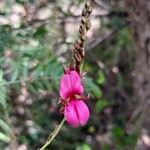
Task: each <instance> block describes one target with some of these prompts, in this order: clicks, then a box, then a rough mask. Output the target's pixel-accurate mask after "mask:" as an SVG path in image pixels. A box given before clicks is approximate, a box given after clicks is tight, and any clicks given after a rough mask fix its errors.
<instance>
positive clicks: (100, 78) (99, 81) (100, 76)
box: [97, 71, 106, 84]
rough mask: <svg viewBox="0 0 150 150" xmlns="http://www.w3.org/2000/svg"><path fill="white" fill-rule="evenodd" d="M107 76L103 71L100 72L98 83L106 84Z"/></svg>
mask: <svg viewBox="0 0 150 150" xmlns="http://www.w3.org/2000/svg"><path fill="white" fill-rule="evenodd" d="M105 80H106V79H105V75H104V73H103V72H102V71H99V72H98V77H97V83H98V84H104V83H105Z"/></svg>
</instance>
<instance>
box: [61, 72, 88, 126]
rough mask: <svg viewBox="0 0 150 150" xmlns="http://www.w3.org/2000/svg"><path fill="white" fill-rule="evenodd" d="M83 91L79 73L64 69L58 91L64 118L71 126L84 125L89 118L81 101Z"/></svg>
mask: <svg viewBox="0 0 150 150" xmlns="http://www.w3.org/2000/svg"><path fill="white" fill-rule="evenodd" d="M83 92H84V89H83V86H82V83H81V79H80V76H79V74H78V73H77V72H76V71H75V70H68V71H66V70H65V74H64V75H63V76H62V77H61V79H60V91H59V93H60V96H61V99H62V100H61V103H62V105H63V107H64V112H63V113H64V116H65V119H66V121H67V122H68V123H69V124H70V125H71V126H73V127H79V126H80V125H81V126H84V125H85V124H86V122H87V121H88V119H89V109H88V107H87V105H86V104H85V102H84V101H83V99H85V97H84V98H83ZM82 98H83V99H82Z"/></svg>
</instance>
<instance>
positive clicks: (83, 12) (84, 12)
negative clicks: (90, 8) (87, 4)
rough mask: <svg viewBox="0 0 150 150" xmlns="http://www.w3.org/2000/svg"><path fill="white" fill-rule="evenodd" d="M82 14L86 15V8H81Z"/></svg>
mask: <svg viewBox="0 0 150 150" xmlns="http://www.w3.org/2000/svg"><path fill="white" fill-rule="evenodd" d="M82 16H83V17H85V16H86V10H85V9H83V11H82Z"/></svg>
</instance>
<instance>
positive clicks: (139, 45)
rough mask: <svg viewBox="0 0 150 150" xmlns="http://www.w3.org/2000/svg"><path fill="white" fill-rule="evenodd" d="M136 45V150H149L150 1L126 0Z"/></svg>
mask: <svg viewBox="0 0 150 150" xmlns="http://www.w3.org/2000/svg"><path fill="white" fill-rule="evenodd" d="M126 3H127V6H128V7H127V11H128V13H129V16H130V21H131V26H132V29H133V33H134V40H135V45H136V57H135V58H136V65H135V82H134V83H135V84H134V89H135V95H136V97H137V99H138V102H139V105H140V108H141V110H142V115H141V117H139V119H140V122H141V128H140V135H139V138H138V142H137V146H136V150H150V0H127V1H126Z"/></svg>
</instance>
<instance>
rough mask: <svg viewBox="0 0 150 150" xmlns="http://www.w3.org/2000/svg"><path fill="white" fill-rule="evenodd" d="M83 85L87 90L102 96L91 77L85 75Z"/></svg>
mask: <svg viewBox="0 0 150 150" xmlns="http://www.w3.org/2000/svg"><path fill="white" fill-rule="evenodd" d="M85 85H86V88H87V92H89V93H90V92H91V93H92V94H93V95H94V96H96V97H101V96H102V91H101V90H100V88H99V87H98V86H97V85H96V84H95V83H94V81H93V79H92V78H89V77H86V79H85Z"/></svg>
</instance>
